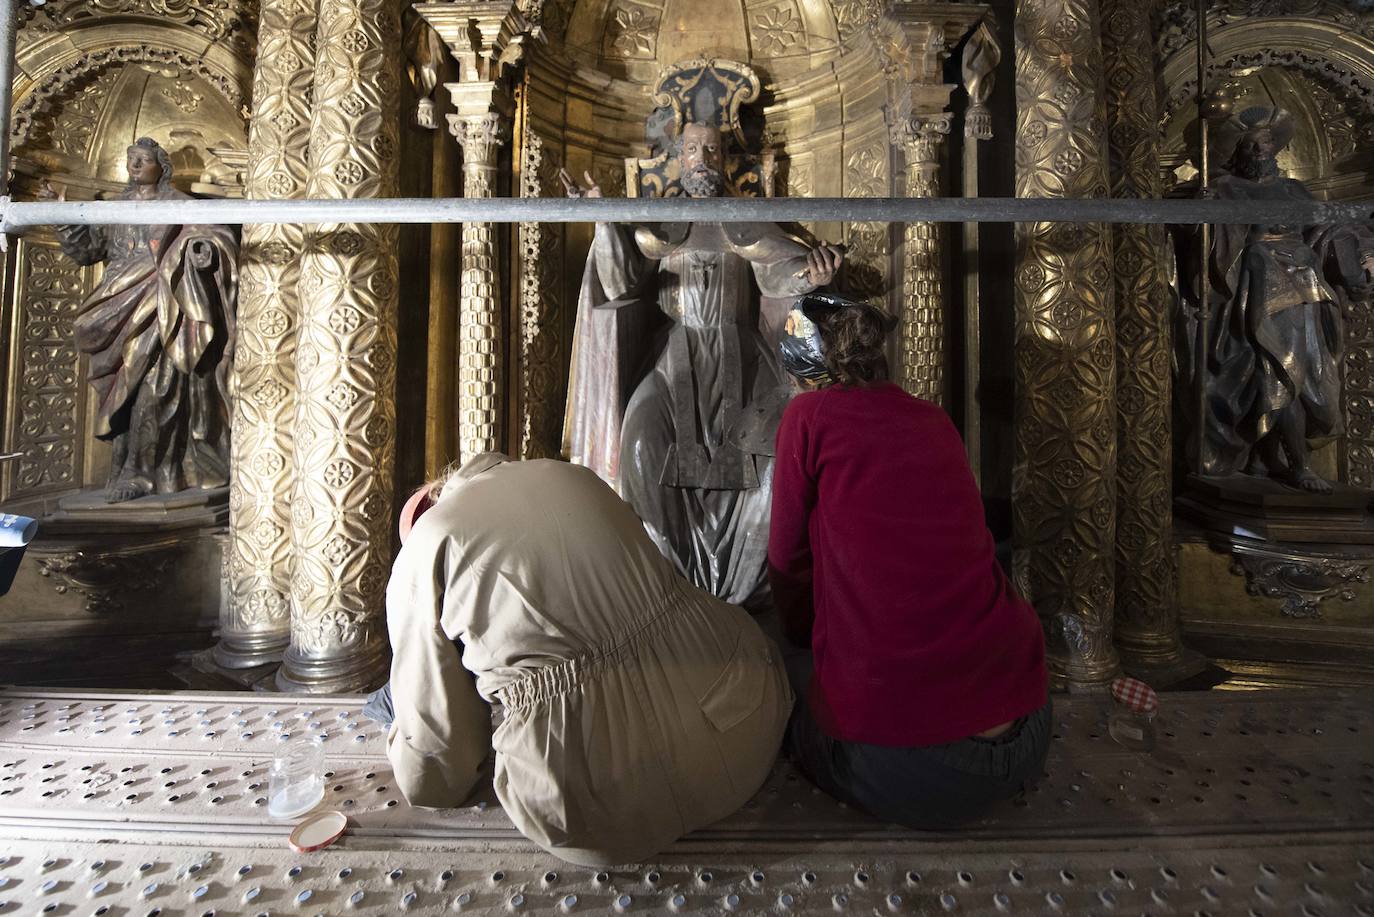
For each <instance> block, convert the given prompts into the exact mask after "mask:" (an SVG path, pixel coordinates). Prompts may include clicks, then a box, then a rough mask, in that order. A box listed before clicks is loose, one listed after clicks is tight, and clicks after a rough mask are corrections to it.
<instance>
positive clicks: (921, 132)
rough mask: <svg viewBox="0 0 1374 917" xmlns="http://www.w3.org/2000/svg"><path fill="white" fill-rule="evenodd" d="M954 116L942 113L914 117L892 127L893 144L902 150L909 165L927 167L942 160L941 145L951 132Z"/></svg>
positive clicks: (900, 121) (902, 120) (904, 119)
mask: <svg viewBox="0 0 1374 917" xmlns="http://www.w3.org/2000/svg"><path fill="white" fill-rule="evenodd" d="M953 117H954V116H953V115H951V114H950V113H949V112H947V111H946V112H940V113H938V114H931V115H912V116H910V117H908V118H902V119H901V120H899V121H898V122H897V123H896V124H894V125H892V142H893V143H895V144H897V145H898V146H900V147H901V148H902V152H903V153H904V154H905V155H906V160H907V163H908V164H912V165H927V164H934V163H937V162H939V160H940V144H942V143H944V141H945V137H946V136H947V135H948V134H949V132H950V125H951V122H952V120H953Z"/></svg>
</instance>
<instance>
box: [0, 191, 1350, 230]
mask: <svg viewBox="0 0 1374 917" xmlns="http://www.w3.org/2000/svg"><path fill="white" fill-rule="evenodd" d="M0 208H3V222H2V223H0V226H2V227H3V229H4V231H6V232H15V231H22V230H24V229H27V228H30V227H34V226H46V225H53V224H72V225H75V224H87V225H109V224H130V225H150V224H161V223H309V224H328V223H472V222H478V223H520V222H530V223H590V222H645V221H664V222H691V221H703V220H710V221H713V222H721V223H749V222H757V221H784V222H786V221H803V220H820V221H829V220H844V221H850V222H889V223H1011V222H1059V223H1084V222H1090V223H1096V222H1102V223H1271V224H1292V225H1315V224H1332V223H1357V222H1370V221H1374V202H1357V203H1344V202H1331V201H1235V200H1226V201H1220V200H1159V201H1156V200H1121V199H1115V200H1113V199H1092V200H1069V199H1064V198H1006V197H979V198H957V197H953V198H951V197H943V198H890V197H879V198H854V197H848V198H835V197H812V198H685V197H674V198H583V199H578V200H572V199H568V198H480V199H478V198H473V199H467V198H437V199H431V198H390V199H376V198H373V199H368V200H295V201H244V200H182V201H64V202H58V201H11V202H5V201H0Z"/></svg>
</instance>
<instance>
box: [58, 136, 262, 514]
mask: <svg viewBox="0 0 1374 917" xmlns="http://www.w3.org/2000/svg"><path fill="white" fill-rule="evenodd" d="M128 169H129V184H128V186H127V187H126V188H125V189H124V190H123V191H122V192H121V193H120V194H119V199H120V200H135V201H145V200H146V201H152V200H163V201H165V200H186V199H189V195H186V194H183V193H182V192H180V191H177V190H176V189H175V188H173V187H172V161H171V158H170V157H169V156H168V155H167V151H166V150H164V149H163V148H162V147H161V146H159V145H158V143H157V142H156V141H155V140H152V139H151V138H148V137H140V138H139V139H138V141H137V142H135V143H134V144H133V145H132V146H130V147H129V150H128ZM39 197H40V198H41V199H45V200H53V199H57V198H59V195H57V194H56V193H55V192H54V191H53V190H52V188H50V187H45V188H44V190H43V191H42V192H41V193H40V195H39ZM57 235H58V238H59V240H60V241H61V243H62V250H63V251H64V252H66V254H67V256H68V257H70V258H72V259H73V260H74V261H76V262H77V263H78V264H83V265H86V264H96V263H98V262H104V263H105V273H104V276H103V277H102V278H101V280H100V283H99V284H98V285H97V286H96V288H95V290H94V291H93V292H92V293H91V294H90V296H88V297H87V299H86V302H85V303H84V304H83V305H82V308H81V313H80V314H79V315H78V316H77V318H76V322H75V328H76V346H77V349H78V350H80V351H81V352H82V353H84V354H86V355H87V356H88V357H89V358H90V364H89V376H90V382H91V386H92V387H93V388H94V389H95V394H96V429H95V432H96V436H97V437H98V438H99V439H104V440H109V441H111V442H112V444H113V454H112V457H111V461H110V477H109V482H108V484H107V485H106V491H105V498H106V500H107V501H109V502H110V503H118V502H122V501H125V500H132V499H134V498H136V497H142V496H145V495H148V494H153V493H157V494H168V493H175V492H176V491H180V490H186V489H188V488H214V487H222V486H224V485H226V484H227V483H228V481H229V401H228V396H229V392H228V381H229V372H230V368H231V367H232V365H233V349H234V306H235V302H236V298H237V294H238V242H237V240H236V239H235V237H234V233H233V230H232V229H230V228H229V227H227V226H59V227H57Z"/></svg>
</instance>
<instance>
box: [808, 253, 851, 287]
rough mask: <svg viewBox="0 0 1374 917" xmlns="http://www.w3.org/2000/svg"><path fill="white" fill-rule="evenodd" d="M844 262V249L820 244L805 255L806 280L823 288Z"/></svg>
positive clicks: (832, 278) (833, 277)
mask: <svg viewBox="0 0 1374 917" xmlns="http://www.w3.org/2000/svg"><path fill="white" fill-rule="evenodd" d="M843 262H844V247H843V246H839V245H831V244H829V243H828V242H824V243H821V244H820V245H817V246H816V247H815V248H813V249H811V251H809V252H807V254H806V280H807V282H808V283H814V284H815V285H816V286H818V287H823V286H825V285H826V284H828V283H830V281H832V280H834V279H835V272H836V271H838V270H839V269H840V265H841V264H842V263H843Z"/></svg>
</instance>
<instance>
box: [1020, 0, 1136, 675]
mask: <svg viewBox="0 0 1374 917" xmlns="http://www.w3.org/2000/svg"><path fill="white" fill-rule="evenodd" d="M1099 35H1100V31H1099V21H1098V7H1097V0H1017V4H1016V110H1017V113H1016V131H1017V133H1016V166H1017V168H1016V193H1017V196H1018V197H1067V198H1095V197H1106V196H1107V155H1106V153H1107V150H1106V108H1105V106H1106V100H1105V92H1104V87H1103V69H1102V47H1101V44H1100V39H1099ZM1016 246H1017V268H1016V357H1015V359H1016V389H1017V391H1016V454H1015V465H1014V469H1013V482H1012V488H1013V507H1014V513H1015V535H1016V560H1015V566H1016V575H1017V576H1016V578H1017V583H1018V585H1019V586H1020V588H1021V589H1022V590H1023V592H1024V593H1025V595H1026V597H1027V598H1028V599H1030V600H1031V601H1032V602H1033V603H1034V604H1035V606H1036V609H1037V610H1038V611H1039V612H1040V615H1041V617H1042V619H1043V620H1044V622H1045V624H1046V630H1047V636H1048V646H1049V651H1050V666H1051V670H1052V672H1053V673H1054V674H1055V675H1057V676H1059V677H1061V678H1066V679H1067V680H1069V681H1070V682H1072V683H1074V684H1078V685H1084V686H1096V685H1102V684H1105V683H1106V682H1107V681H1109V680H1110V679H1111V678H1112V677H1113V676H1114V675H1115V674H1116V672H1117V669H1118V664H1117V658H1116V651H1115V650H1114V648H1113V646H1112V621H1113V615H1114V611H1115V589H1114V583H1115V569H1114V549H1115V542H1116V335H1115V310H1114V306H1113V302H1112V300H1113V288H1112V271H1111V263H1112V237H1111V228H1110V227H1109V226H1107V225H1105V224H1102V223H1021V224H1018V225H1017V227H1016Z"/></svg>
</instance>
